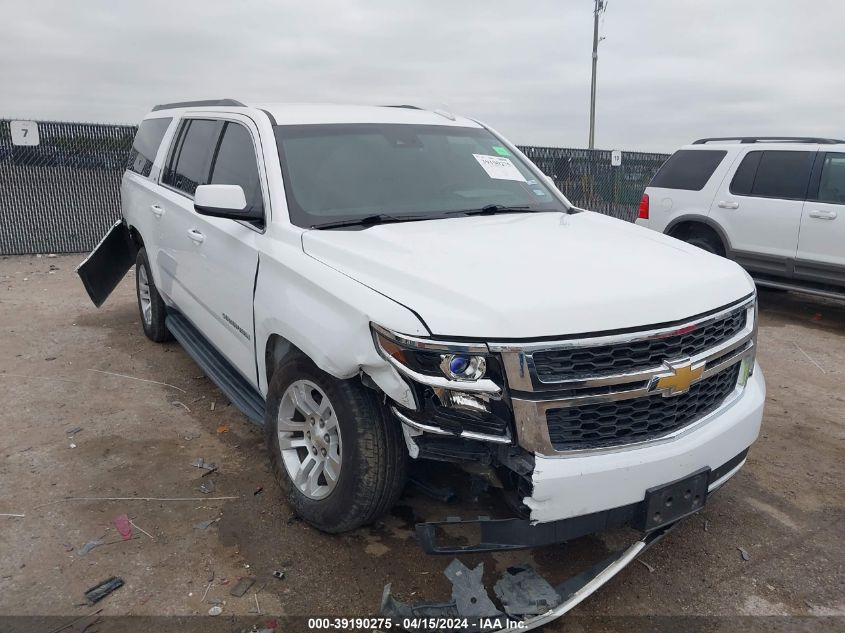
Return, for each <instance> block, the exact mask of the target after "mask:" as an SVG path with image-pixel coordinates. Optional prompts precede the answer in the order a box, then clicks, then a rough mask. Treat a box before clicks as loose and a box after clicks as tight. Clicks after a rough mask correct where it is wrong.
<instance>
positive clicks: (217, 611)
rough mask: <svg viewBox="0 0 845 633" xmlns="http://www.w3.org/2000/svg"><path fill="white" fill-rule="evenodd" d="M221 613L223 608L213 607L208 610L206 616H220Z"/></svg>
mask: <svg viewBox="0 0 845 633" xmlns="http://www.w3.org/2000/svg"><path fill="white" fill-rule="evenodd" d="M221 613H223V607H220V606H216V605H215V606H213V607H211V608H210V609H209V610H208V615H220V614H221Z"/></svg>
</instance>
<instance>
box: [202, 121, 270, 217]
mask: <svg viewBox="0 0 845 633" xmlns="http://www.w3.org/2000/svg"><path fill="white" fill-rule="evenodd" d="M209 183H210V184H212V185H240V186H241V188H242V189H243V190H244V195H245V196H246V205H247V209H249V210H250V211H263V209H264V203H263V198H262V196H261V180H260V178H259V177H258V163H257V162H256V158H255V147H254V146H253V143H252V137H251V136H250V134H249V131H248V130H247V129H246V128H245V127H244V126H243V125H238V124H237V123H225V124H224V128H223V138H222V140H221V141H220V147H219V148H218V149H217V155H216V156H215V158H214V165H212V167H211V178H210V179H209Z"/></svg>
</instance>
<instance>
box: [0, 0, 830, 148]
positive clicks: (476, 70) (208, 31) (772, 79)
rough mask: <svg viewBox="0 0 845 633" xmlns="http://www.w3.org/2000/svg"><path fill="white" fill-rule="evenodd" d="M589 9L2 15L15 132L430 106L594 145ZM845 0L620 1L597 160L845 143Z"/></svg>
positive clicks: (155, 7) (557, 0)
mask: <svg viewBox="0 0 845 633" xmlns="http://www.w3.org/2000/svg"><path fill="white" fill-rule="evenodd" d="M592 4H593V3H592V0H548V1H546V0H531V1H523V2H502V1H496V0H461V1H457V0H448V1H447V0H370V1H368V2H364V1H358V0H343V1H327V0H320V1H312V2H308V1H307V0H297V1H293V0H286V1H276V2H272V3H271V2H267V1H261V2H234V1H232V2H218V1H216V0H201V1H188V0H168V1H166V2H158V1H148V0H143V1H136V2H114V1H113V0H108V1H86V2H71V1H68V0H61V1H42V0H21V1H15V0H0V16H2V17H1V18H0V81H2V83H0V86H1V88H0V118H4V117H15V118H34V119H53V120H84V121H98V122H109V123H121V122H127V123H132V122H137V121H138V120H139V119H140V118H141V117H142V116H143V115H144V113H145V112H146V111H148V110H149V108H150V107H151V106H152V105H153V104H155V103H161V102H167V101H174V100H180V99H197V98H209V97H231V98H236V99H240V100H242V101H245V102H249V101H250V100H255V101H265V102H266V101H307V102H315V101H328V102H356V103H375V104H387V103H414V104H420V105H424V106H428V107H436V106H446V107H448V108H449V109H451V110H453V111H455V112H458V113H461V114H467V115H469V116H473V117H476V118H480V119H481V120H483V121H484V122H486V123H488V124H489V125H492V126H493V127H495V128H497V129H498V130H499V131H500V132H502V133H504V134H505V135H506V136H508V137H509V138H510V139H511V140H512V141H514V142H516V143H519V144H534V145H551V146H565V147H586V145H587V136H588V122H589V99H590V53H591V46H592ZM843 25H845V2H841V1H838V0H832V1H825V0H821V1H819V0H817V1H815V2H806V1H805V2H800V1H797V0H710V1H705V0H695V1H693V0H671V1H670V0H610V2H609V5H608V8H607V11H606V13H605V14H604V17H603V19H602V23H601V35H602V36H603V37H605V38H606V39H605V40H604V41H602V42H601V45H600V46H599V70H598V108H597V117H596V118H597V123H596V146H597V147H601V148H605V149H613V148H620V149H628V150H645V151H648V150H653V151H672V150H674V149H675V148H676V147H677V146H678V145H681V144H684V143H687V142H689V141H690V140H692V139H694V138H697V137H701V136H708V135H711V136H712V135H720V136H721V135H729V134H761V135H762V134H789V135H797V134H807V135H810V134H812V135H830V136H837V137H839V138H842V137H843V136H845V120H843V119H845V117H843V99H845V72H843V60H845V55H843V53H845V31H843Z"/></svg>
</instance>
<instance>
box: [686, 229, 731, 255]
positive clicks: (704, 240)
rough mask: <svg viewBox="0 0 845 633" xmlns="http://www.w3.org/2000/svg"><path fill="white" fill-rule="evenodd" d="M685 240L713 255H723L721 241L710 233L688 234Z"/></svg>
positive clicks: (723, 249) (723, 250)
mask: <svg viewBox="0 0 845 633" xmlns="http://www.w3.org/2000/svg"><path fill="white" fill-rule="evenodd" d="M685 241H686V242H687V243H688V244H692V245H693V246H697V247H698V248H700V249H702V250H705V251H707V252H708V253H713V254H714V255H719V256H720V257H724V256H725V248H724V247H723V246H722V243H721V241H720V240H719V239H718V238H716V237H714V236H712V235H707V234H706V233H693V234H692V235H690V236H688V237H687V239H686V240H685Z"/></svg>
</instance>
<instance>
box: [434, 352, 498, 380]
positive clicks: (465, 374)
mask: <svg viewBox="0 0 845 633" xmlns="http://www.w3.org/2000/svg"><path fill="white" fill-rule="evenodd" d="M440 369H441V371H442V372H443V374H444V375H445V376H446V377H447V378H451V379H452V380H466V381H474V380H480V379H481V378H483V377H484V372H486V371H487V361H486V360H485V359H484V357H483V356H465V355H463V354H442V355H441V356H440Z"/></svg>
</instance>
